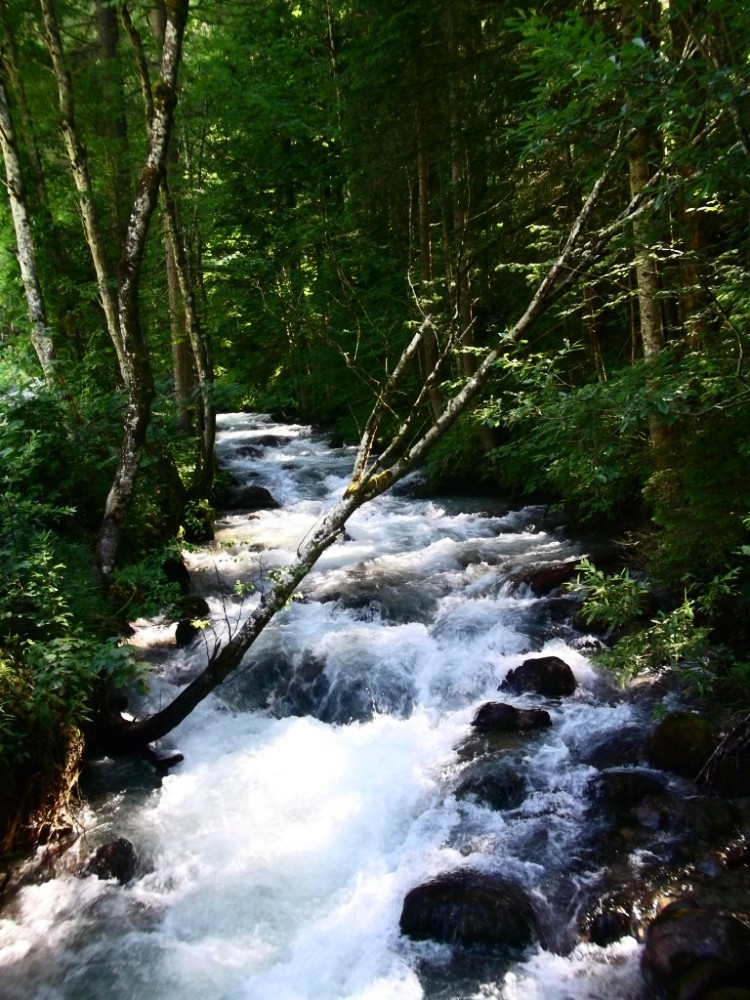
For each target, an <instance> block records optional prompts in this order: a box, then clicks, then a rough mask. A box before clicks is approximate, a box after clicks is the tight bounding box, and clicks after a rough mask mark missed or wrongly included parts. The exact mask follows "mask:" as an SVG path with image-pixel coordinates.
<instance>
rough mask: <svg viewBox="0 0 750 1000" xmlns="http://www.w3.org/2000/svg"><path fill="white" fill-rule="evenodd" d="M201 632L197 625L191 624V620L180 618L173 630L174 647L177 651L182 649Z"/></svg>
mask: <svg viewBox="0 0 750 1000" xmlns="http://www.w3.org/2000/svg"><path fill="white" fill-rule="evenodd" d="M201 631H202V630H201V629H199V628H198V626H197V625H194V624H193V619H192V618H180V620H179V621H178V622H177V627H176V628H175V630H174V641H175V645H176V646H177V647H178V648H179V649H184V648H185V646H189V645H190V643H191V642H192V641H193V639H195V637H196V636H198V635H200V633H201Z"/></svg>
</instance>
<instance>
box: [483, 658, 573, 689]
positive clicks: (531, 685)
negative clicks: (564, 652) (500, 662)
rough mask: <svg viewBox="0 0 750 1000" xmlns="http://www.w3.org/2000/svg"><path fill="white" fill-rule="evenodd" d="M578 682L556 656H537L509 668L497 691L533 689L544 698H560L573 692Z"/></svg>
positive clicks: (565, 664)
mask: <svg viewBox="0 0 750 1000" xmlns="http://www.w3.org/2000/svg"><path fill="white" fill-rule="evenodd" d="M577 687H578V683H577V681H576V679H575V677H574V676H573V671H572V670H571V669H570V667H569V666H568V664H567V663H565V661H564V660H561V659H560V658H559V657H558V656H537V657H533V658H531V659H529V660H524V661H523V663H522V664H521V666H520V667H516V668H515V670H509V671H508V675H507V676H506V678H505V680H504V681H503V682H502V684H501V685H500V687H499V688H498V690H499V691H515V692H516V693H518V694H520V693H521V692H523V691H533V692H534V693H535V694H540V695H543V696H544V697H546V698H561V697H566V696H567V695H571V694H573V693H574V691H575V689H576V688H577Z"/></svg>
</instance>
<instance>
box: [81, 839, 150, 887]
mask: <svg viewBox="0 0 750 1000" xmlns="http://www.w3.org/2000/svg"><path fill="white" fill-rule="evenodd" d="M137 864H138V856H137V855H136V853H135V848H134V847H133V845H132V844H131V843H130V841H129V840H126V839H125V837H118V838H117V840H112V841H110V843H108V844H102V846H101V847H99V848H98V849H97V850H96V852H95V853H94V856H93V857H91V858H89V860H88V861H87V862H86V864H85V865H84V867H83V870H82V872H81V874H82V875H95V876H96V877H97V878H100V879H104V880H106V879H116V880H117V881H118V882H119V883H120V885H125V883H126V882H129V881H130V880H131V879H132V878H133V876H134V875H135V870H136V866H137Z"/></svg>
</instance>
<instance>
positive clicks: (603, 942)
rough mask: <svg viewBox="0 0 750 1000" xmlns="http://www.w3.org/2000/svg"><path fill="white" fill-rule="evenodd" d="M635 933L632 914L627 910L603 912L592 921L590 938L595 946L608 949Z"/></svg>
mask: <svg viewBox="0 0 750 1000" xmlns="http://www.w3.org/2000/svg"><path fill="white" fill-rule="evenodd" d="M632 933H633V923H632V918H631V914H630V913H629V912H628V911H627V910H625V909H612V910H603V911H602V912H601V913H597V914H595V915H594V917H593V918H592V920H591V923H590V926H589V933H588V936H589V938H590V940H591V942H592V943H593V944H596V945H599V947H600V948H606V947H607V945H609V944H614V942H615V941H619V940H620V938H622V937H627V936H630V935H632Z"/></svg>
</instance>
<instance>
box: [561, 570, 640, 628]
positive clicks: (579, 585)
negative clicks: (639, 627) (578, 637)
mask: <svg viewBox="0 0 750 1000" xmlns="http://www.w3.org/2000/svg"><path fill="white" fill-rule="evenodd" d="M576 570H577V571H578V576H577V577H576V579H575V581H573V582H572V583H569V584H567V589H568V590H570V591H572V592H573V593H576V594H583V595H584V597H585V600H584V603H583V607H582V609H581V615H582V617H583V620H584V621H585V622H586V624H587V625H596V626H597V628H602V629H604V630H605V631H606V632H614V631H615V630H617V629H619V628H622V627H623V626H624V625H628V624H629V623H630V622H632V621H634V620H635V619H636V618H638V617H639V616H640V615H641V613H642V610H643V603H644V599H645V597H646V595H647V594H648V587H647V586H646V585H645V583H643V582H642V581H641V580H637V579H636V578H635V577H634V576H632V575H631V574H630V572H629V570H627V569H622V570H620V572H619V573H613V574H610V575H607V574H605V573H603V572H602V570H600V569H597V568H596V566H594V564H593V563H592V562H591V560H589V559H586V558H584V559H581V561H580V562H579V563H578V565H577V566H576Z"/></svg>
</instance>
